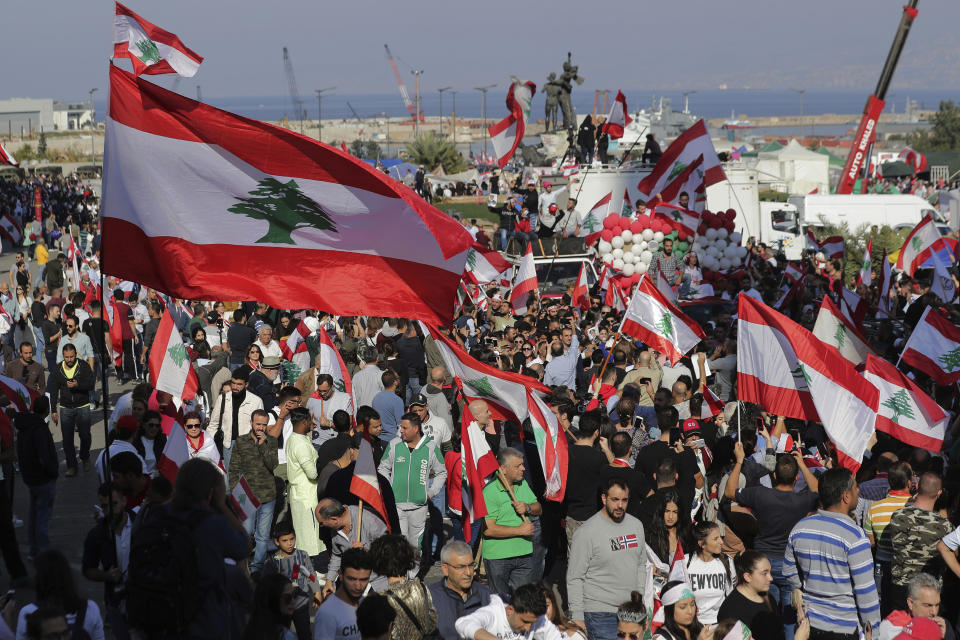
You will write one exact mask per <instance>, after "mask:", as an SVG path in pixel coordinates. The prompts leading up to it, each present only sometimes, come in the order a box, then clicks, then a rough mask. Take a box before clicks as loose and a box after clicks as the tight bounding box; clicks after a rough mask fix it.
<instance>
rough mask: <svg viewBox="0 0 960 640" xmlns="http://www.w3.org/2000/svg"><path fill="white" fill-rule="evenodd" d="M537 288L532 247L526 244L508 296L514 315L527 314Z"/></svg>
mask: <svg viewBox="0 0 960 640" xmlns="http://www.w3.org/2000/svg"><path fill="white" fill-rule="evenodd" d="M538 286H539V285H538V284H537V269H536V266H535V265H534V262H533V245H532V244H527V252H526V253H525V254H523V259H521V260H520V266H519V267H518V268H517V278H516V280H515V281H514V284H513V291H512V292H511V294H510V306H512V307H513V313H514V315H518V316H522V315H523V314H525V313H526V312H527V308H528V307H529V306H530V304H529V303H530V298H531V297H532V296H534V295H535V293H536V291H537V287H538Z"/></svg>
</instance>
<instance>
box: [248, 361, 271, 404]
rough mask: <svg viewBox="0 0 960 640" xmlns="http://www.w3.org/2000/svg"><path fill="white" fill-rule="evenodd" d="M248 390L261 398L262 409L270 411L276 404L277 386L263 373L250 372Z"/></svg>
mask: <svg viewBox="0 0 960 640" xmlns="http://www.w3.org/2000/svg"><path fill="white" fill-rule="evenodd" d="M249 391H250V392H251V393H253V394H254V395H256V396H259V397H260V399H261V400H263V410H264V411H270V410H271V409H273V408H274V407H276V406H277V401H278V398H277V388H276V387H275V386H274V385H273V382H271V381H270V378H268V377H267V376H265V375H263V373H261V372H259V371H254V372H253V373H251V374H250V384H249Z"/></svg>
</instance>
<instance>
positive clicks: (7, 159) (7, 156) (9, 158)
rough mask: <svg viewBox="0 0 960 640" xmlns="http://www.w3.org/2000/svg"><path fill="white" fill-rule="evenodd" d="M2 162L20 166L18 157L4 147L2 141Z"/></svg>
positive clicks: (0, 156) (0, 160)
mask: <svg viewBox="0 0 960 640" xmlns="http://www.w3.org/2000/svg"><path fill="white" fill-rule="evenodd" d="M0 164H8V165H10V166H11V167H19V166H20V163H19V162H17V159H16V158H14V157H13V155H12V154H11V153H10V152H9V151H7V150H6V149H4V148H3V144H2V143H0Z"/></svg>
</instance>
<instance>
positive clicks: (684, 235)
mask: <svg viewBox="0 0 960 640" xmlns="http://www.w3.org/2000/svg"><path fill="white" fill-rule="evenodd" d="M689 237H690V236H689V235H688V234H687V232H686V231H684V230H682V229H681V230H680V231H679V232H677V240H679V241H680V242H686V241H687V238H689Z"/></svg>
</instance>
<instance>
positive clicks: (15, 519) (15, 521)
mask: <svg viewBox="0 0 960 640" xmlns="http://www.w3.org/2000/svg"><path fill="white" fill-rule="evenodd" d="M13 526H14V528H15V529H19V528H20V527H22V526H23V520H21V519H20V518H18V517H17V514H13Z"/></svg>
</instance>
